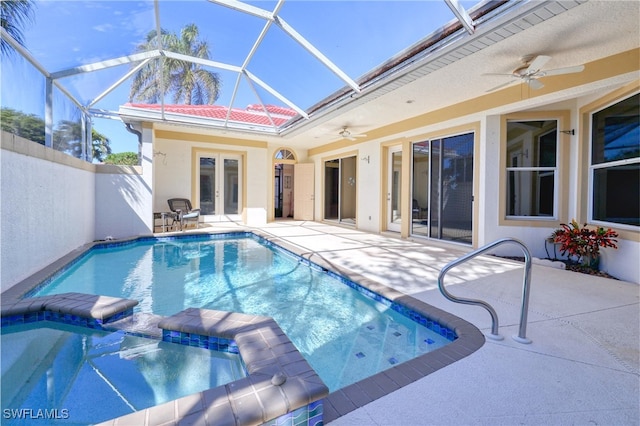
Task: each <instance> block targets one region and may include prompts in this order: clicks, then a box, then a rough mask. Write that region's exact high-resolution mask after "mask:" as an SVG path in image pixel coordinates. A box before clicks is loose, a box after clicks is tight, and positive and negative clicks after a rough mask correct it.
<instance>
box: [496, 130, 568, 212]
mask: <svg viewBox="0 0 640 426" xmlns="http://www.w3.org/2000/svg"><path fill="white" fill-rule="evenodd" d="M558 139H559V138H558V121H557V120H532V121H515V120H514V121H511V120H510V121H507V150H506V153H507V159H506V164H507V191H506V196H507V200H506V201H507V202H506V210H507V211H506V216H507V218H510V219H512V218H522V217H526V218H532V217H534V218H542V219H555V218H557V216H558V214H557V209H558V207H557V206H558V200H557V194H558Z"/></svg>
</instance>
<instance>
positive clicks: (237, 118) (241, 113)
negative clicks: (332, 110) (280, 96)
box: [125, 103, 297, 126]
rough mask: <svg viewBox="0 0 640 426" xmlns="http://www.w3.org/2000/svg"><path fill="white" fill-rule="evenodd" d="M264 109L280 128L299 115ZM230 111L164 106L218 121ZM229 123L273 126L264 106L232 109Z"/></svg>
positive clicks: (155, 108) (217, 107) (151, 107)
mask: <svg viewBox="0 0 640 426" xmlns="http://www.w3.org/2000/svg"><path fill="white" fill-rule="evenodd" d="M125 106H127V107H130V108H140V109H147V110H153V111H160V108H161V105H159V104H133V103H127V104H125ZM264 108H266V110H267V111H268V112H269V115H270V116H271V119H272V120H273V122H274V123H275V124H276V126H280V125H282V124H284V123H286V122H287V121H288V120H289V119H290V118H292V117H294V116H295V115H296V114H297V113H296V112H295V111H294V110H292V109H289V108H284V107H279V106H276V105H265V106H264ZM228 110H229V108H228V107H226V106H222V105H171V104H165V105H164V111H165V112H166V113H175V114H184V115H194V116H197V117H205V118H213V119H216V120H225V119H226V118H227V111H228ZM229 121H234V122H238V123H245V124H260V125H265V126H271V121H269V117H268V116H267V114H266V113H265V112H264V109H263V107H262V105H256V104H252V105H249V106H247V108H246V109H240V108H231V115H230V116H229Z"/></svg>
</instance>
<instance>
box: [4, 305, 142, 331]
mask: <svg viewBox="0 0 640 426" xmlns="http://www.w3.org/2000/svg"><path fill="white" fill-rule="evenodd" d="M131 315H133V308H130V309H127V310H125V311H122V312H119V313H117V314H115V315H113V316H110V317H109V318H105V319H99V318H87V317H83V316H80V315H74V314H67V313H60V312H53V311H47V310H44V311H37V312H28V313H25V314H19V315H11V316H6V317H5V316H3V317H2V323H1V325H0V327H8V326H12V325H20V324H30V323H33V322H39V321H52V322H58V323H61V324H67V325H75V326H79V327H86V328H92V329H97V330H105V331H112V330H111V329H109V328H108V327H105V326H106V325H108V324H109V323H112V322H114V321H118V320H120V319H123V318H125V317H129V316H131ZM141 337H147V336H146V335H142V336H141ZM149 338H153V337H150V336H149Z"/></svg>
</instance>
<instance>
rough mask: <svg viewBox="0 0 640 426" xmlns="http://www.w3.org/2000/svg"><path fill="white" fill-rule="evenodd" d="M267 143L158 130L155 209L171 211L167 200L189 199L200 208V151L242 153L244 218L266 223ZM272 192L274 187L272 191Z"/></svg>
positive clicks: (245, 220)
mask: <svg viewBox="0 0 640 426" xmlns="http://www.w3.org/2000/svg"><path fill="white" fill-rule="evenodd" d="M267 148H268V146H267V144H266V143H260V142H254V141H241V140H240V141H239V140H231V139H225V138H219V137H215V136H205V135H199V134H191V133H188V132H180V131H177V132H174V131H163V130H159V131H156V132H155V139H154V146H153V158H154V176H153V211H155V212H162V211H168V208H169V206H168V204H167V200H168V199H170V198H175V197H180V198H189V199H190V200H191V203H192V205H193V206H194V208H197V207H198V203H199V200H198V194H197V193H196V189H195V187H196V181H195V180H196V179H198V178H199V177H198V176H196V173H197V164H196V163H197V161H196V158H195V155H196V154H197V153H210V154H211V155H215V154H217V153H220V154H232V155H240V156H242V165H243V167H242V169H243V170H242V184H241V187H242V201H243V203H242V204H243V209H242V210H243V211H242V212H241V214H242V220H243V222H244V223H246V224H247V225H250V226H259V225H263V224H265V223H267V205H268V201H267V200H268V194H269V190H268V187H267V185H269V184H271V183H272V182H273V179H271V178H269V169H268V164H269V163H270V161H271V159H270V158H268V150H267ZM271 191H272V190H271Z"/></svg>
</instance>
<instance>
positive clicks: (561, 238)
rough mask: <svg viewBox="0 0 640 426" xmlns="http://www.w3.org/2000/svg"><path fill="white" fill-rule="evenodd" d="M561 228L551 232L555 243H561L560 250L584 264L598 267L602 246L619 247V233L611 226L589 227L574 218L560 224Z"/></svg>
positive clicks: (593, 267) (594, 267)
mask: <svg viewBox="0 0 640 426" xmlns="http://www.w3.org/2000/svg"><path fill="white" fill-rule="evenodd" d="M560 226H561V228H560V229H556V230H555V231H553V233H552V234H551V237H550V238H552V239H553V242H554V243H557V244H559V245H560V252H561V253H562V254H563V255H564V254H565V253H568V254H569V258H570V259H571V258H575V260H576V262H578V263H581V264H582V265H583V266H586V267H589V268H592V269H598V266H599V263H600V247H612V248H614V249H617V248H618V246H617V245H616V243H617V242H618V240H616V239H615V238H617V237H618V233H617V232H615V231H614V230H612V229H611V228H608V229H605V228H603V227H601V226H598V227H597V228H595V229H593V228H588V227H587V224H586V223H585V224H584V225H582V226H580V224H579V223H578V222H577V221H576V220H575V219H573V220H572V221H571V223H569V224H568V225H567V224H566V223H561V224H560Z"/></svg>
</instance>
